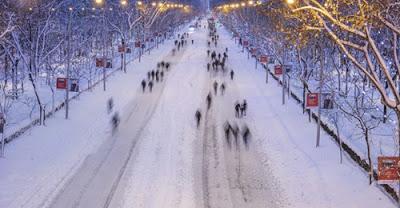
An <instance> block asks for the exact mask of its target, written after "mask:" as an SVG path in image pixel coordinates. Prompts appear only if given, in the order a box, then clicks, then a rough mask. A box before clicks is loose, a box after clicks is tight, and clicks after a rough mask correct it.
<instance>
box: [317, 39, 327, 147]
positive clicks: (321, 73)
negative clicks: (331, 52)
mask: <svg viewBox="0 0 400 208" xmlns="http://www.w3.org/2000/svg"><path fill="white" fill-rule="evenodd" d="M320 53H321V60H320V62H321V67H320V72H319V94H318V125H317V144H316V147H319V142H320V140H321V93H322V86H323V77H324V64H325V54H324V51H323V49H322V47H320Z"/></svg>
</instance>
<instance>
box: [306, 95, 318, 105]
mask: <svg viewBox="0 0 400 208" xmlns="http://www.w3.org/2000/svg"><path fill="white" fill-rule="evenodd" d="M318 105H319V94H318V93H307V96H306V107H307V108H314V107H318Z"/></svg>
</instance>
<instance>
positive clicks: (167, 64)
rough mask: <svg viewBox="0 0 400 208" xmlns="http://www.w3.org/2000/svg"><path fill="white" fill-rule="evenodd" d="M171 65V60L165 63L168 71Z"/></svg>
mask: <svg viewBox="0 0 400 208" xmlns="http://www.w3.org/2000/svg"><path fill="white" fill-rule="evenodd" d="M170 65H171V64H170V63H169V62H167V63H165V69H167V71H168V70H169V67H170Z"/></svg>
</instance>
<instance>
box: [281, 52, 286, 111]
mask: <svg viewBox="0 0 400 208" xmlns="http://www.w3.org/2000/svg"><path fill="white" fill-rule="evenodd" d="M285 51H286V50H285V48H283V59H282V65H281V68H282V105H285V92H286V90H285V87H286V81H285V76H286V69H285V64H284V63H285V58H286V56H285Z"/></svg>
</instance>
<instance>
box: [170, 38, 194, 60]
mask: <svg viewBox="0 0 400 208" xmlns="http://www.w3.org/2000/svg"><path fill="white" fill-rule="evenodd" d="M188 38H189V33H183V34H182V35H181V34H178V39H176V40H175V41H174V44H175V47H176V49H177V50H178V51H179V50H180V49H181V48H182V47H183V46H184V45H187V39H188ZM192 44H194V40H192ZM175 51H176V50H175V49H174V50H173V55H175Z"/></svg>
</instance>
